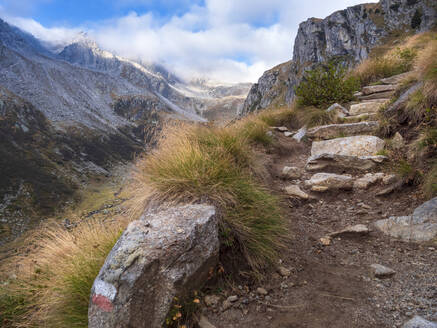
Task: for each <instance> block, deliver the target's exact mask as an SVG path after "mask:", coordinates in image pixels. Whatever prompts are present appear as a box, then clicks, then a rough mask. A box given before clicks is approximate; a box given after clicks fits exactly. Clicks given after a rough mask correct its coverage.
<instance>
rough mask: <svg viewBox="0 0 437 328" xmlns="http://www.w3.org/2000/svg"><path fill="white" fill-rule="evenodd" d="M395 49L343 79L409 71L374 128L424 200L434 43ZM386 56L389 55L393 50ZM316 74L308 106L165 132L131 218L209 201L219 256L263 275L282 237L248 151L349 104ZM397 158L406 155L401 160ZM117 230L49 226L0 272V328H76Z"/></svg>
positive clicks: (271, 199) (431, 138) (434, 187)
mask: <svg viewBox="0 0 437 328" xmlns="http://www.w3.org/2000/svg"><path fill="white" fill-rule="evenodd" d="M401 49H403V50H401V51H402V53H408V54H413V53H414V56H410V55H408V56H400V55H399V58H401V59H400V60H401V64H400V62H399V61H398V59H399V58H398V57H397V58H398V59H396V60H392V61H390V60H388V61H387V62H385V63H384V64H383V65H382V66H383V68H381V64H380V62H379V61H377V60H375V59H372V58H371V59H369V61H367V62H365V63H363V64H362V65H360V66H359V67H358V69H357V70H356V71H355V72H353V74H355V75H354V76H358V77H359V79H360V81H361V83H364V81H366V83H370V82H372V81H376V80H377V79H379V78H381V77H385V76H388V75H391V74H394V73H393V72H395V73H400V72H403V71H405V70H409V69H414V74H413V75H414V76H413V78H412V79H410V80H409V82H408V83H415V82H416V81H423V86H422V87H421V89H420V90H419V91H418V92H417V93H416V94H414V95H412V96H411V97H410V100H409V102H408V104H407V105H406V106H405V107H404V108H403V109H402V110H400V111H398V112H396V113H395V114H394V115H393V116H392V117H383V116H382V115H381V120H382V122H381V123H382V124H384V125H385V127H386V129H385V130H384V131H386V134H385V137H391V136H392V135H393V134H394V132H396V131H401V132H405V133H403V135H404V138H406V139H407V142H408V143H409V144H410V148H409V149H408V151H403V152H402V154H400V155H399V156H400V157H399V163H400V167H399V168H400V170H402V171H403V172H404V174H405V175H410V174H411V173H412V170H414V171H419V172H420V175H421V176H426V177H425V178H422V179H421V182H423V186H424V190H425V191H426V192H427V193H428V195H429V197H431V196H432V195H436V194H437V180H436V179H437V173H436V172H437V164H436V162H435V155H436V149H437V137H436V135H437V133H436V131H437V125H436V123H437V122H436V120H437V115H436V110H437V101H436V99H437V94H436V90H437V88H436V87H437V72H436V67H437V62H436V60H437V59H436V58H437V52H436V49H437V38H436V34H435V33H432V32H430V33H426V34H423V35H421V36H418V37H413V38H412V39H409V40H408V42H407V44H406V46H405V49H404V46H403V47H402V48H401ZM406 49H408V50H406ZM391 51H392V50H390V51H389V52H388V53H387V54H388V55H387V56H388V57H387V58H389V57H390V55H389V54H390V53H391ZM393 51H394V53H399V52H398V51H399V50H397V49H396V50H393ZM395 57H396V56H395ZM402 58H403V59H402ZM387 63H388V64H387ZM399 67H402V69H399ZM337 72H338V71H337V70H334V71H331V73H329V72H328V73H327V74H334V75H335V74H337ZM324 74H325V73H324V72H323V71H319V72H317V73H315V74H314V79H313V80H311V78H310V79H307V83H308V81H311V82H310V83H319V85H316V87H314V88H310V90H311V92H310V91H308V90H303V88H301V89H302V93H307V95H309V97H308V98H307V99H309V100H310V101H309V102H305V101H304V105H302V104H299V105H294V106H292V107H290V108H279V109H269V110H265V111H262V112H260V113H259V114H258V115H254V116H251V117H248V118H245V119H243V120H241V121H239V122H236V123H234V124H232V125H230V126H227V127H225V128H216V127H207V126H199V125H180V126H173V127H171V128H170V129H167V130H166V133H165V135H164V137H163V139H162V141H161V143H160V145H159V147H158V149H157V150H156V151H155V152H154V153H152V154H150V155H149V156H147V157H145V158H143V159H141V160H139V161H138V167H137V173H136V180H137V181H136V185H137V188H132V193H133V199H132V203H131V204H132V205H131V210H132V212H135V210H136V209H138V210H139V211H141V209H142V208H144V206H145V204H146V203H147V201H149V200H150V197H149V195H150V194H152V195H154V196H153V197H154V198H157V199H159V200H160V201H169V202H171V201H173V202H181V201H192V202H200V201H202V202H211V203H213V204H214V205H216V206H217V207H218V209H219V212H220V214H221V220H220V231H221V242H222V249H223V250H224V251H223V254H224V256H229V255H231V257H232V255H233V253H237V254H239V255H241V254H242V255H243V256H244V259H245V260H246V262H247V265H248V266H249V267H250V268H251V269H252V270H253V271H255V272H260V271H261V270H263V269H264V268H265V267H266V266H268V265H269V264H270V263H272V262H274V261H275V259H276V258H277V255H278V251H279V250H280V249H281V247H282V246H283V244H284V241H285V240H286V235H287V231H286V229H285V227H284V223H283V220H282V217H281V211H280V203H279V199H278V198H277V197H275V196H274V195H272V194H271V193H270V192H269V191H268V190H267V188H266V187H265V185H264V183H263V177H262V175H263V168H262V166H261V165H260V164H259V163H258V161H257V160H256V156H255V155H256V149H259V148H262V147H269V146H270V145H271V144H272V142H273V140H272V138H271V137H270V136H269V134H268V133H267V132H268V129H269V126H279V125H287V126H288V127H289V128H298V127H301V126H302V125H309V126H311V125H316V124H324V123H329V122H330V121H332V120H333V118H332V117H330V116H329V115H328V114H327V113H326V111H325V110H326V107H325V105H326V106H328V105H331V103H332V102H336V101H340V102H342V101H346V100H347V99H350V98H349V96H350V94H351V93H352V92H353V91H354V90H353V88H349V87H348V86H347V87H345V88H344V89H342V90H346V91H344V93H341V94H340V95H335V94H334V96H333V94H332V93H328V92H327V93H324V91H323V88H321V87H320V85H321V83H329V82H330V81H327V80H326V78H325V75H324ZM340 77H341V79H340V80H339V78H340ZM347 78H348V77H347V76H345V75H344V73H341V74H340V75H339V76H337V77H336V79H337V80H336V81H337V83H349V82H346V81H347ZM323 81H324V82H323ZM407 87H408V85H405V86H403V88H407ZM301 95H302V94H301ZM325 95H327V96H326V98H324V100H323V101H320V102H317V103H312V101H311V99H314V98H317V97H319V96H321V97H325ZM305 97H306V96H305ZM317 106H318V107H317ZM412 146H414V148H412ZM388 152H390V153H391V155H392V156H398V155H393V154H394V150H392V149H389V150H388ZM406 153H414V155H415V156H413V157H414V158H410V157H411V156H409V157H408V158H406V156H405V154H406ZM420 163H422V164H420ZM137 213H138V212H137ZM133 218H135V215H134V216H133ZM127 221H128V218H124V219H114V220H111V221H109V222H108V221H107V222H104V223H103V222H102V221H91V222H88V223H83V224H81V225H79V226H78V227H77V228H75V229H72V230H66V229H65V228H64V227H62V226H59V225H55V226H53V227H51V228H50V229H43V230H42V231H43V232H44V233H43V234H42V235H39V236H38V237H37V238H35V237H34V238H31V241H32V244H31V245H32V247H30V248H29V249H30V251H29V252H28V254H25V255H20V256H15V257H12V258H11V259H10V261H8V263H5V264H4V266H3V269H4V271H5V270H7V271H10V268H11V267H12V266H13V267H14V268H16V270H15V271H16V273H15V276H9V277H8V278H7V279H5V280H4V283H3V284H2V286H1V288H0V313H1V314H0V315H1V319H0V320H1V321H0V322H1V324H2V326H5V327H35V326H44V327H85V326H86V319H87V318H86V316H87V311H88V300H89V293H90V288H91V285H92V283H93V280H94V278H95V277H96V275H97V273H98V270H99V269H100V267H101V265H102V264H103V262H104V259H105V257H106V256H107V254H108V252H109V250H110V249H111V248H112V246H113V245H114V243H115V241H116V239H117V238H118V236H119V235H120V233H121V231H122V229H123V228H124V227H125V225H126V223H127Z"/></svg>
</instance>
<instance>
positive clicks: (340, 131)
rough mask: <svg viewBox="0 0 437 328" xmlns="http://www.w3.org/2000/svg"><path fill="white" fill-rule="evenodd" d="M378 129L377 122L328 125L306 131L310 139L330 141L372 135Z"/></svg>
mask: <svg viewBox="0 0 437 328" xmlns="http://www.w3.org/2000/svg"><path fill="white" fill-rule="evenodd" d="M378 128H379V122H377V121H373V122H358V123H344V124H330V125H323V126H317V127H314V128H312V129H309V130H308V131H307V136H308V137H310V138H321V139H332V138H336V137H339V136H354V135H360V134H372V133H374V132H375V131H376V130H377V129H378Z"/></svg>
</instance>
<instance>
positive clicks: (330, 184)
mask: <svg viewBox="0 0 437 328" xmlns="http://www.w3.org/2000/svg"><path fill="white" fill-rule="evenodd" d="M305 184H306V185H307V186H309V187H311V190H313V191H322V192H323V191H327V190H332V189H334V190H335V189H352V185H353V178H352V177H351V176H350V175H339V174H332V173H317V174H314V175H313V176H312V177H311V179H310V180H307V181H305Z"/></svg>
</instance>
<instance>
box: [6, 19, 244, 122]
mask: <svg viewBox="0 0 437 328" xmlns="http://www.w3.org/2000/svg"><path fill="white" fill-rule="evenodd" d="M0 54H1V57H0V72H1V75H0V85H1V86H3V87H5V88H6V89H8V90H9V91H10V92H12V93H14V94H16V95H18V96H20V97H22V98H23V99H25V100H27V101H29V102H30V103H32V104H33V105H34V106H35V107H36V108H37V109H39V110H41V111H42V112H43V113H44V114H45V115H46V116H47V118H48V119H49V120H50V121H52V122H62V123H64V124H76V123H80V124H83V125H84V126H87V127H91V128H100V129H103V130H106V129H107V128H108V127H109V128H111V129H112V128H117V127H119V126H123V125H126V124H128V122H126V121H125V120H124V118H123V117H120V116H119V115H117V114H116V113H115V112H114V110H113V104H114V102H116V101H117V98H118V97H124V96H138V97H141V98H142V99H148V100H149V102H148V103H149V104H153V106H154V107H153V108H144V110H149V109H156V110H162V111H166V112H168V113H171V114H174V115H175V116H176V117H180V118H185V119H189V120H194V121H205V118H203V117H201V114H202V112H205V111H208V109H209V105H210V104H215V103H216V102H217V99H222V98H223V97H227V96H229V95H232V96H233V97H239V98H241V103H243V101H244V98H245V96H246V95H247V93H248V91H249V88H250V85H247V84H244V85H236V86H234V85H229V86H222V85H218V86H213V87H211V86H208V85H207V84H196V85H191V84H190V83H185V82H183V81H182V80H181V79H179V78H178V77H176V76H175V75H173V74H171V73H169V72H168V71H167V70H166V69H165V68H163V67H161V66H158V65H144V64H141V63H137V62H134V61H131V60H128V59H125V58H121V57H119V56H116V55H114V54H112V53H109V52H107V51H104V50H102V49H100V48H99V47H98V46H97V44H96V43H95V42H94V41H92V40H90V39H89V38H87V36H86V35H79V36H78V37H77V39H76V40H74V41H73V42H72V43H71V44H69V45H68V46H66V47H65V48H64V49H63V50H62V51H61V52H60V53H58V54H56V53H53V52H51V51H50V50H48V49H46V48H45V47H44V46H43V45H42V44H41V43H40V42H39V41H38V40H37V39H36V38H34V37H33V36H32V35H30V34H28V33H26V32H23V31H21V30H20V29H18V28H16V27H13V26H10V25H9V24H8V23H6V22H4V21H2V20H0ZM235 111H238V108H235Z"/></svg>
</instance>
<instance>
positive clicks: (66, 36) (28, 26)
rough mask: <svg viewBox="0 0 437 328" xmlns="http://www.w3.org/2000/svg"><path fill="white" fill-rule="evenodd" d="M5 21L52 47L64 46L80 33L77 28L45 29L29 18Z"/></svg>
mask: <svg viewBox="0 0 437 328" xmlns="http://www.w3.org/2000/svg"><path fill="white" fill-rule="evenodd" d="M6 19H7V21H8V22H9V23H11V24H13V25H15V26H18V27H19V28H21V29H22V30H25V31H28V32H30V33H32V34H33V35H34V36H35V37H36V38H38V39H40V40H42V41H45V42H50V43H52V44H54V45H58V44H65V42H68V41H69V40H72V39H74V38H75V37H76V36H77V34H78V33H80V32H81V29H79V28H64V27H52V28H46V27H44V26H42V25H41V24H40V23H38V22H37V21H35V20H33V19H30V18H22V17H7V18H6Z"/></svg>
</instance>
